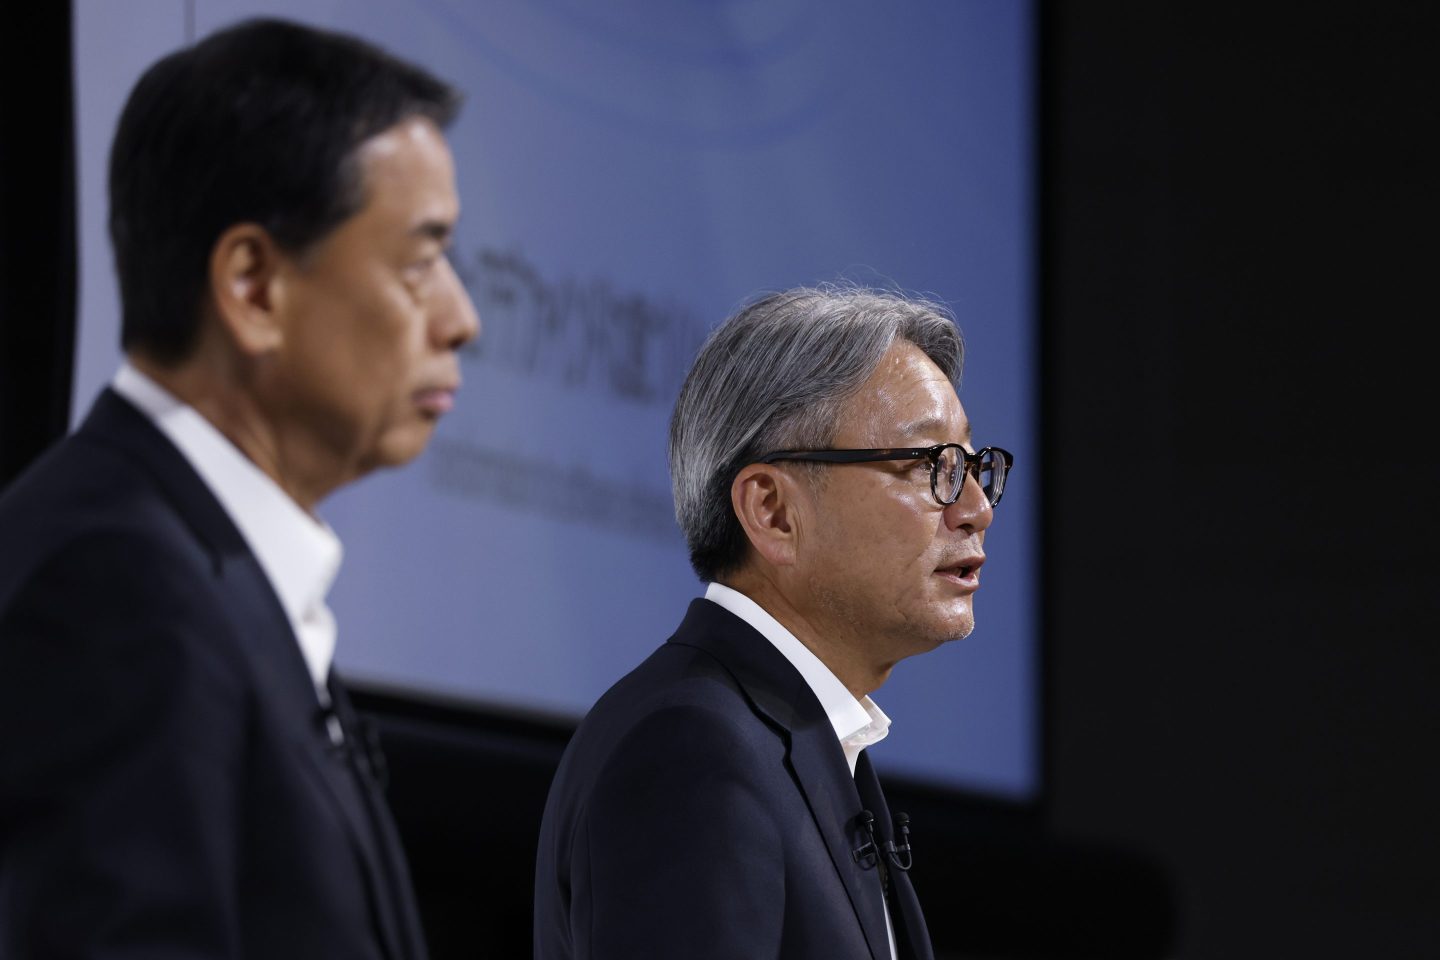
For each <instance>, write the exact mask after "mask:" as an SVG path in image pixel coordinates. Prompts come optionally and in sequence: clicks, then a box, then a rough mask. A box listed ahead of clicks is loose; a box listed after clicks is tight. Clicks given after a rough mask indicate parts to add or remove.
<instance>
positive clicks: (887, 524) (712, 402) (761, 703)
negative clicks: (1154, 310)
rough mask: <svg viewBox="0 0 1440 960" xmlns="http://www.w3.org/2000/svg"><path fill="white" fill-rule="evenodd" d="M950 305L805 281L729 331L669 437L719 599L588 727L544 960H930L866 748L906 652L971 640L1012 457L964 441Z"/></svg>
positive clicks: (546, 862)
mask: <svg viewBox="0 0 1440 960" xmlns="http://www.w3.org/2000/svg"><path fill="white" fill-rule="evenodd" d="M960 362H961V343H960V337H959V334H958V332H957V331H956V330H955V327H954V324H953V322H952V321H951V320H950V319H949V317H948V316H947V315H946V314H945V313H944V312H943V311H942V310H941V308H939V307H938V306H935V305H933V304H929V303H925V302H920V301H914V300H908V299H905V298H902V297H899V296H896V295H893V294H889V293H884V292H879V291H870V290H864V289H858V288H849V287H845V288H823V289H808V288H807V289H798V290H793V291H789V292H787V293H783V294H776V295H773V296H769V297H766V298H763V299H761V300H759V301H757V302H755V303H753V304H751V305H750V306H748V307H746V308H745V309H743V310H741V311H740V312H739V313H738V314H736V315H735V316H734V317H732V318H731V319H729V320H727V321H726V322H725V323H724V324H723V325H722V326H721V327H720V328H718V329H717V330H716V331H715V333H714V334H712V336H711V337H710V339H709V340H708V341H707V343H706V344H705V346H704V347H703V348H702V349H701V351H700V354H699V356H698V358H697V359H696V361H695V364H694V366H693V368H692V369H691V371H690V374H689V376H688V378H687V379H686V382H685V386H684V388H683V389H682V390H681V393H680V397H679V400H678V402H677V404H676V408H675V412H674V416H673V418H672V420H671V425H670V467H671V477H672V480H673V486H674V494H675V511H676V517H677V518H678V520H679V522H680V527H681V529H682V530H683V531H684V533H685V537H686V540H687V543H688V545H689V548H690V558H691V563H692V565H693V566H694V568H695V571H696V573H697V574H699V576H700V578H701V580H703V581H706V582H708V584H709V585H708V587H707V589H706V592H705V598H704V599H699V600H695V601H694V602H693V603H692V604H691V606H690V610H689V612H688V614H687V615H686V617H685V620H684V622H683V623H681V625H680V628H679V629H678V630H677V631H676V633H675V635H674V636H672V637H671V638H670V640H669V642H667V643H666V644H665V645H664V646H662V647H661V648H660V649H659V650H657V651H656V652H655V653H654V654H653V655H651V656H650V658H649V659H647V660H646V661H645V662H644V663H642V664H641V665H640V666H639V667H638V668H637V669H636V670H635V671H633V672H632V673H630V674H629V675H628V676H626V677H625V678H624V679H622V680H621V681H620V682H619V683H617V684H616V685H615V686H614V687H612V688H611V689H610V690H609V692H607V693H606V694H605V696H603V697H602V698H601V699H600V701H599V702H598V703H597V704H596V705H595V707H594V708H593V709H592V710H591V711H590V713H589V714H588V715H587V716H586V718H585V720H584V721H583V722H582V723H581V724H580V728H579V729H578V731H577V732H576V734H575V736H574V738H573V739H572V740H571V742H570V744H569V746H568V747H567V749H566V752H565V757H564V759H563V761H562V762H561V765H560V769H559V771H558V773H557V774H556V777H555V781H554V783H553V784H552V786H551V791H550V797H549V800H548V803H547V806H546V811H545V818H544V823H543V826H542V828H541V835H540V849H539V855H538V860H537V867H536V894H535V956H536V957H537V958H539V960H569V958H581V957H584V958H589V960H610V958H614V960H620V958H625V960H637V958H658V957H676V958H681V957H683V958H686V960H705V958H716V960H719V958H726V960H730V958H737V957H744V958H746V960H755V958H762V957H770V958H784V960H805V958H813V960H851V958H855V960H859V958H872V960H890V958H928V957H931V956H932V953H931V947H930V942H929V936H928V933H927V931H926V926H925V921H924V918H923V916H922V914H921V910H920V904H919V901H918V900H917V899H916V895H915V891H914V889H913V887H912V886H911V883H910V879H909V875H908V869H909V866H910V863H911V860H910V851H909V846H908V839H907V830H906V827H905V826H904V820H903V817H901V816H899V815H897V816H895V817H892V816H891V813H890V811H889V810H888V808H887V805H886V802H885V798H884V796H883V794H882V793H881V790H880V784H879V781H878V780H877V779H876V777H875V772H874V769H873V767H872V766H871V764H870V758H869V756H868V755H867V753H866V749H865V748H866V747H868V746H869V745H872V744H874V743H876V742H878V741H879V740H880V739H882V738H883V737H884V736H885V735H886V734H887V732H888V728H889V724H890V721H889V719H888V718H887V717H886V716H885V714H884V713H883V712H881V710H880V708H879V707H878V706H876V704H875V703H874V701H872V700H871V699H870V697H869V693H870V692H871V691H873V690H875V689H876V688H878V687H879V686H880V685H881V684H882V683H883V682H884V681H885V679H886V678H887V677H888V676H889V673H890V670H891V668H893V667H894V665H895V664H896V662H898V661H899V660H900V659H902V658H904V657H907V656H911V655H914V654H917V653H922V652H924V651H927V650H931V649H933V648H934V647H936V646H938V645H939V644H941V643H943V642H944V641H946V640H950V639H954V638H959V637H964V636H965V635H967V634H968V633H969V632H970V630H971V628H972V627H973V625H974V615H973V606H972V604H973V598H974V594H975V591H976V590H977V589H978V588H979V570H980V565H981V564H982V563H983V562H984V559H985V555H984V552H983V546H982V544H983V541H984V536H985V531H986V529H987V528H988V527H989V525H990V522H991V519H992V517H993V512H992V511H993V508H994V506H995V505H996V504H997V503H998V502H999V499H1000V495H1001V493H1002V492H1003V490H1004V482H1005V474H1006V471H1007V469H1008V467H1009V465H1010V456H1009V454H1007V453H1005V452H1004V451H1003V450H998V449H994V448H988V447H987V448H985V449H984V450H981V451H978V452H977V451H974V450H973V449H972V447H971V446H970V423H969V421H968V420H967V419H966V416H965V411H964V410H963V409H962V407H961V406H960V402H959V399H958V397H957V396H956V393H955V388H954V385H953V383H954V381H955V379H956V378H957V377H958V376H959V372H960Z"/></svg>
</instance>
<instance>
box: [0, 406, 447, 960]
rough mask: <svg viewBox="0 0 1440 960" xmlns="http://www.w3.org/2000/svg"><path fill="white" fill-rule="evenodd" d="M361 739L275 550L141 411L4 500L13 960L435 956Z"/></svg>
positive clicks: (1, 950)
mask: <svg viewBox="0 0 1440 960" xmlns="http://www.w3.org/2000/svg"><path fill="white" fill-rule="evenodd" d="M332 690H333V694H334V698H335V709H336V712H337V713H338V714H339V717H340V720H341V722H342V723H344V724H346V725H347V726H348V727H349V728H350V730H351V731H352V732H353V731H354V730H355V729H356V722H357V721H356V718H355V716H354V714H353V711H352V710H351V709H350V706H349V702H348V699H347V698H346V697H345V693H344V690H343V689H341V688H340V687H339V685H338V684H335V683H332ZM357 740H358V738H356V737H354V736H352V737H350V738H349V740H348V741H347V746H346V747H344V748H336V747H334V746H333V745H332V744H331V742H330V739H329V738H328V736H326V733H325V729H324V723H323V720H322V718H321V715H320V708H319V701H318V698H317V696H316V692H315V689H314V685H313V682H312V680H311V677H310V674H309V672H308V671H307V669H306V667H305V664H304V661H303V659H302V657H301V654H300V650H299V647H298V645H297V644H296V641H295V637H294V634H293V632H292V630H291V627H290V624H289V621H288V620H287V619H286V616H285V613H284V611H283V609H282V608H281V606H280V601H279V600H278V599H277V597H276V595H275V592H274V590H273V589H272V588H271V586H270V583H269V581H268V580H267V579H266V577H265V575H264V573H263V571H262V570H261V568H260V566H259V564H258V563H257V562H256V560H255V557H254V556H253V555H252V554H251V553H250V551H249V549H248V548H247V547H246V545H245V542H244V540H243V539H242V538H241V535H240V533H239V532H238V531H237V530H236V528H235V526H234V524H233V523H232V522H231V521H230V519H229V517H228V516H227V515H226V514H225V512H224V510H223V509H222V508H221V506H220V504H219V502H218V501H217V500H216V499H215V497H214V496H213V495H212V494H211V493H210V491H209V490H208V489H207V488H206V486H205V485H204V483H203V482H202V481H201V479H200V477H199V476H198V475H197V474H196V473H195V472H194V470H193V469H192V468H191V467H190V465H189V464H188V463H187V462H186V461H185V459H184V458H183V457H182V456H181V455H180V453H179V451H178V450H176V449H175V447H174V446H173V445H172V444H171V443H170V441H169V440H168V439H166V438H165V436H164V435H163V434H161V433H160V432H159V431H158V430H157V429H156V428H155V427H154V425H153V424H151V423H150V421H149V420H148V419H147V418H146V417H145V416H144V415H143V414H141V413H140V412H139V411H137V410H136V409H134V408H133V407H132V406H131V405H130V404H129V403H127V402H126V401H124V400H122V399H121V398H120V397H118V396H117V395H115V394H113V393H112V392H110V391H106V392H105V393H103V394H102V395H101V397H100V398H99V400H98V401H97V402H96V404H95V407H94V409H93V410H92V411H91V413H90V415H89V417H88V418H87V420H86V421H85V423H84V424H83V426H82V427H81V428H80V429H79V430H78V431H77V432H76V434H75V435H73V436H71V437H68V438H67V439H65V440H63V441H61V442H60V443H59V444H57V446H56V447H55V448H54V449H52V450H51V451H50V452H49V453H47V454H46V455H45V456H44V457H43V458H41V460H40V461H39V462H38V463H37V464H36V465H35V466H34V467H33V468H32V469H31V470H29V471H28V472H27V473H26V474H25V475H23V476H22V477H21V478H20V479H19V480H17V481H16V482H15V483H14V484H13V485H12V487H11V488H10V489H9V490H7V491H6V493H5V495H4V497H3V498H0V957H6V958H11V957H14V958H26V960H31V958H35V960H39V958H48V957H65V958H96V960H99V958H111V957H113V958H120V957H125V958H140V957H144V958H155V960H190V958H220V957H224V958H246V960H249V958H254V960H285V958H296V960H300V958H304V960H317V958H331V957H333V958H345V960H380V958H386V960H419V958H423V957H424V956H425V947H424V944H423V938H422V934H421V931H420V925H419V921H418V917H417V913H416V909H415V904H414V899H413V894H412V893H411V890H410V881H409V877H408V871H407V868H406V866H405V861H404V857H403V854H402V852H401V850H400V846H399V842H398V838H397V836H396V833H395V829H394V826H393V823H392V821H391V819H390V817H389V814H388V812H387V811H386V809H385V803H384V799H383V797H382V796H381V794H380V790H379V788H378V787H377V786H376V784H375V782H374V780H373V778H372V777H371V776H370V773H371V771H370V769H369V765H368V763H366V762H365V759H364V758H363V757H360V756H359V755H358V751H356V750H355V749H353V747H354V745H355V744H356V742H357Z"/></svg>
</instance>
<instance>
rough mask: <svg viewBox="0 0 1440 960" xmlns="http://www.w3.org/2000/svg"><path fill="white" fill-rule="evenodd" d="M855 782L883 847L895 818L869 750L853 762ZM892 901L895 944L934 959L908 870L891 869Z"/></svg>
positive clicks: (917, 958) (916, 958)
mask: <svg viewBox="0 0 1440 960" xmlns="http://www.w3.org/2000/svg"><path fill="white" fill-rule="evenodd" d="M855 785H856V787H857V788H858V789H859V791H860V798H861V800H863V801H864V802H865V805H866V807H867V808H868V809H869V810H870V811H871V812H872V813H874V814H875V832H876V834H877V835H878V838H879V841H880V843H881V845H882V846H883V845H884V844H885V843H887V842H890V843H893V842H894V841H895V826H894V824H895V821H894V819H893V818H892V817H891V814H890V806H889V804H887V803H886V802H885V793H884V791H882V790H881V789H880V778H879V777H877V776H876V775H875V767H874V766H873V765H872V764H871V763H870V753H869V751H861V753H860V760H859V762H858V763H856V764H855ZM890 889H891V893H892V894H893V895H892V897H891V904H892V906H893V908H894V910H895V916H892V917H891V920H892V921H893V922H894V924H895V946H896V950H897V952H898V953H899V954H900V956H901V957H902V958H906V960H911V958H913V960H934V954H933V952H932V951H931V946H930V930H929V928H928V927H927V926H926V925H925V915H924V913H922V912H921V910H920V900H919V898H918V897H916V896H915V887H914V885H913V884H911V882H910V873H909V871H906V870H900V869H898V868H893V867H892V868H891V869H890Z"/></svg>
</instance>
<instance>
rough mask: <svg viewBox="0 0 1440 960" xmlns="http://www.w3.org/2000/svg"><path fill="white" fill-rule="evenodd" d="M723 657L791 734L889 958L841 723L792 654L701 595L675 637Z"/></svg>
mask: <svg viewBox="0 0 1440 960" xmlns="http://www.w3.org/2000/svg"><path fill="white" fill-rule="evenodd" d="M670 642H671V643H680V644H685V645H687V646H693V647H698V648H699V649H701V650H704V651H706V652H707V653H709V654H710V655H712V656H713V657H715V659H717V660H719V661H720V663H722V664H723V665H724V666H725V668H726V669H727V670H729V671H730V673H731V675H732V676H733V677H735V680H736V681H737V683H739V685H740V688H741V689H742V690H743V691H744V692H745V695H746V697H747V698H748V699H749V700H750V703H751V705H752V706H753V708H754V709H755V711H756V713H758V714H759V715H760V716H762V717H763V718H765V719H767V720H768V721H769V722H770V723H771V724H772V725H773V726H776V727H779V728H780V729H781V730H782V731H783V732H784V735H785V737H786V741H787V744H788V748H789V759H790V764H791V766H792V767H793V769H794V771H795V779H796V783H797V784H798V785H799V788H800V791H801V793H802V794H803V795H804V797H805V802H806V804H807V805H808V806H809V808H810V815H811V816H812V817H813V818H814V820H815V826H816V828H817V829H818V830H819V832H820V836H821V837H822V838H823V839H824V841H825V846H826V849H827V850H828V852H829V854H830V860H831V862H832V863H833V864H834V865H835V871H836V873H838V874H839V876H840V881H841V883H842V884H843V885H844V887H845V892H846V893H847V894H848V896H849V898H850V904H851V907H852V908H853V909H854V911H855V917H856V920H857V922H858V923H859V924H860V927H861V929H862V930H863V931H864V933H865V940H866V942H867V943H868V944H869V946H870V953H871V955H872V956H873V958H874V960H889V958H890V940H889V937H888V936H887V935H886V932H885V907H884V900H883V896H882V893H881V887H880V878H879V875H878V873H877V871H876V869H875V867H873V866H871V867H869V868H868V869H867V868H864V867H862V866H861V865H860V864H858V863H856V862H855V858H854V856H852V851H853V850H854V849H855V848H856V847H858V846H859V845H860V843H861V840H860V834H859V826H858V817H859V814H860V810H861V808H862V805H861V800H860V794H859V793H858V791H857V790H856V787H855V779H854V778H853V777H851V776H850V766H849V764H847V763H846V762H845V754H844V751H842V750H841V749H840V743H839V741H838V740H837V739H836V737H835V728H834V727H833V726H831V724H830V719H829V718H828V717H827V716H826V715H825V711H824V710H823V709H822V708H821V706H820V702H819V701H818V700H816V699H815V694H814V693H813V692H812V691H811V690H810V687H809V685H808V684H806V682H805V678H804V677H802V676H801V675H800V673H799V671H797V670H796V669H795V668H794V667H793V666H792V665H791V664H790V661H789V660H787V659H785V656H784V654H782V653H780V651H778V650H776V649H775V647H774V646H773V645H772V644H771V643H770V641H768V640H766V639H765V637H764V636H763V635H761V634H760V632H759V631H757V630H755V629H754V628H753V627H751V626H750V625H749V624H748V623H746V622H745V621H744V620H741V619H740V618H739V617H737V616H735V615H734V614H732V613H730V612H729V611H728V610H725V609H724V608H723V607H721V606H719V605H718V604H714V603H711V602H710V601H708V600H695V601H693V602H692V603H691V604H690V609H689V611H688V612H687V613H686V615H685V620H684V621H683V622H682V623H681V624H680V628H679V629H678V630H677V631H676V632H675V636H673V637H672V638H671V639H670Z"/></svg>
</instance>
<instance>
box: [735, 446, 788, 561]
mask: <svg viewBox="0 0 1440 960" xmlns="http://www.w3.org/2000/svg"><path fill="white" fill-rule="evenodd" d="M799 494H800V490H799V486H798V484H797V483H796V482H795V478H794V477H793V476H791V475H790V474H789V473H787V472H786V471H785V470H783V469H782V468H780V467H777V466H775V465H773V464H768V463H752V464H749V465H748V466H746V467H744V468H743V469H742V470H741V471H740V472H739V473H738V474H736V475H735V480H734V481H733V482H732V483H731V484H730V505H731V507H732V508H734V510H735V516H736V518H738V519H739V521H740V526H741V527H742V528H744V530H745V536H746V537H747V538H749V540H750V546H751V547H752V548H753V549H754V550H755V552H756V553H757V554H758V555H759V556H760V557H761V559H763V560H764V561H765V562H766V563H768V564H770V565H771V566H776V567H785V566H791V565H793V564H794V563H795V558H796V553H797V541H798V538H799V534H800V525H801V524H800V516H801V510H800V496H799Z"/></svg>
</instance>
